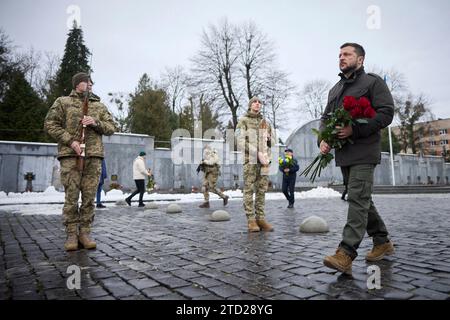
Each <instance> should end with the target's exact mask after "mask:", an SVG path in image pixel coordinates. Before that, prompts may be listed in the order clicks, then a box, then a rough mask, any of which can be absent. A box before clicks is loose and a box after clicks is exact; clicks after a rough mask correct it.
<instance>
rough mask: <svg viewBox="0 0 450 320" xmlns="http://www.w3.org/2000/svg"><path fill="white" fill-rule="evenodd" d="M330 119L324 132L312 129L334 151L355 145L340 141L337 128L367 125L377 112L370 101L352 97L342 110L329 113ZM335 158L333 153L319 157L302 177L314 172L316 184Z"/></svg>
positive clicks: (348, 140)
mask: <svg viewBox="0 0 450 320" xmlns="http://www.w3.org/2000/svg"><path fill="white" fill-rule="evenodd" d="M328 115H329V118H328V119H327V120H326V121H325V128H324V130H323V131H322V132H319V130H316V129H312V130H313V132H314V134H315V135H317V136H318V137H319V141H322V140H323V141H325V142H326V143H327V144H328V145H329V146H330V147H331V148H332V149H333V148H334V149H341V148H342V147H343V146H344V145H345V144H346V143H353V141H352V140H351V139H350V138H346V139H339V138H338V136H337V133H338V131H339V129H336V127H346V126H349V125H351V124H352V123H353V122H354V121H356V122H359V123H367V120H366V119H371V118H373V117H375V115H376V112H375V110H374V109H373V108H372V105H371V104H370V101H369V99H367V98H366V97H361V98H359V99H356V98H355V97H352V96H346V97H344V101H343V103H342V108H337V109H336V110H335V111H334V112H332V113H329V114H328ZM333 159H334V156H333V155H332V154H331V153H327V154H322V153H319V155H318V156H317V157H316V158H315V159H314V161H313V162H311V164H310V165H308V166H307V167H306V168H305V170H303V172H302V173H301V174H300V175H304V176H305V177H307V176H308V175H309V173H310V172H311V170H312V173H311V177H310V178H309V179H310V180H311V182H314V180H315V179H316V177H317V176H318V177H320V173H321V172H322V169H324V168H325V167H326V166H327V165H328V164H329V163H330V162H331V160H333Z"/></svg>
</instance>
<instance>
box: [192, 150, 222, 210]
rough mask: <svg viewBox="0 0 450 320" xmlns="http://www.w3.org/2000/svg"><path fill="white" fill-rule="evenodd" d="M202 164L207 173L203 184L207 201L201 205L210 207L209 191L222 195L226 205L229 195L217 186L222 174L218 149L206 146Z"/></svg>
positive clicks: (201, 206)
mask: <svg viewBox="0 0 450 320" xmlns="http://www.w3.org/2000/svg"><path fill="white" fill-rule="evenodd" d="M200 166H201V167H202V168H203V172H204V173H205V175H204V177H203V185H202V191H203V196H204V197H205V202H204V203H202V204H201V205H200V206H199V207H200V208H209V191H211V192H212V193H215V194H217V195H218V196H219V197H221V198H222V199H223V205H224V206H226V205H227V203H228V198H229V197H228V196H226V195H224V194H223V193H222V192H221V191H220V190H219V189H217V187H216V184H217V179H219V175H220V164H219V155H218V154H217V151H216V150H214V149H213V148H211V147H210V146H209V145H207V146H206V147H205V150H203V160H202V162H201V164H200Z"/></svg>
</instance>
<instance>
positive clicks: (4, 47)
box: [0, 29, 18, 101]
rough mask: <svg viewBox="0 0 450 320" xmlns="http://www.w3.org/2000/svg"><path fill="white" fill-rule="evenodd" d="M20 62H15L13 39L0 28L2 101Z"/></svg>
mask: <svg viewBox="0 0 450 320" xmlns="http://www.w3.org/2000/svg"><path fill="white" fill-rule="evenodd" d="M17 67H18V64H17V63H15V62H13V57H12V47H11V41H10V40H9V38H8V36H7V35H6V34H5V33H4V31H3V30H2V29H0V101H3V99H4V97H5V93H6V91H7V89H8V86H9V83H10V82H11V77H12V75H13V73H14V70H16V69H17Z"/></svg>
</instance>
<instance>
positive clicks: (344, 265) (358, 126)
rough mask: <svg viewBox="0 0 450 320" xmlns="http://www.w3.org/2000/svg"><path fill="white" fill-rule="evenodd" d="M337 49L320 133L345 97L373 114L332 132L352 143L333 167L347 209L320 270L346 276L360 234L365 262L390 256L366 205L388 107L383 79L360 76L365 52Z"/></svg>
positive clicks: (355, 47) (323, 147)
mask: <svg viewBox="0 0 450 320" xmlns="http://www.w3.org/2000/svg"><path fill="white" fill-rule="evenodd" d="M340 49H341V50H340V54H339V68H340V70H341V71H342V72H341V73H340V74H339V76H340V77H341V80H340V81H339V82H338V83H337V84H336V85H335V86H334V87H333V88H332V89H331V90H330V92H329V95H328V103H327V106H326V108H325V111H324V114H323V116H322V118H321V120H322V123H321V129H322V128H323V126H324V124H325V121H326V120H327V118H328V116H329V113H330V112H333V111H334V110H336V109H337V108H339V107H341V106H342V102H343V99H344V97H345V96H353V97H355V98H357V99H359V98H360V97H366V98H368V99H369V100H370V103H371V105H372V108H373V109H374V110H375V111H376V116H375V117H374V118H372V119H367V123H359V122H354V123H353V124H352V125H349V126H347V127H337V129H338V130H339V132H338V137H339V138H340V139H346V138H350V139H351V140H352V141H353V142H354V143H353V144H352V143H347V144H345V145H344V146H343V147H342V149H337V150H336V165H337V166H339V167H341V169H342V172H343V174H344V175H346V176H345V179H344V180H346V181H347V185H348V204H349V207H348V216H347V223H346V225H345V227H344V231H343V239H342V241H341V243H340V245H339V247H338V249H337V250H336V253H335V254H334V255H332V256H327V257H325V259H324V264H325V265H326V266H327V267H329V268H332V269H336V270H338V271H341V272H344V273H347V274H351V271H352V261H353V260H354V259H355V258H356V256H357V249H358V247H359V245H360V243H361V241H362V240H363V238H364V235H365V233H366V231H367V233H368V235H369V236H370V237H372V238H373V244H374V246H373V248H372V250H371V251H370V252H369V253H368V254H367V256H366V260H367V261H378V260H381V259H383V258H384V256H385V255H389V254H392V253H393V252H394V246H393V244H392V242H390V241H389V239H388V231H387V229H386V226H385V224H384V222H383V220H382V219H381V217H380V215H379V214H378V212H377V209H376V208H375V205H374V203H373V201H372V191H373V176H374V170H375V166H376V165H377V164H379V163H380V160H381V143H380V140H381V135H380V130H381V129H383V128H385V127H387V126H388V125H389V124H390V123H391V122H392V118H393V115H394V101H393V99H392V95H391V93H390V92H389V89H388V87H387V86H386V84H385V82H384V81H383V79H382V78H380V77H379V76H377V75H375V74H372V73H366V72H365V71H364V66H363V63H364V58H365V51H364V48H363V47H362V46H361V45H359V44H357V43H345V44H343V45H342V46H341V48H340ZM320 152H321V153H323V154H326V153H328V152H330V146H329V145H328V144H327V143H326V142H325V141H323V140H322V141H321V142H320Z"/></svg>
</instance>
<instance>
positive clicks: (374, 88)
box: [320, 67, 394, 167]
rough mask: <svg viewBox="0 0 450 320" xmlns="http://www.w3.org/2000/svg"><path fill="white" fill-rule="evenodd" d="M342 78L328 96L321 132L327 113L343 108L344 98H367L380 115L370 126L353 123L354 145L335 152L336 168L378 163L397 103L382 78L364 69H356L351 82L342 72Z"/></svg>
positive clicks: (368, 124)
mask: <svg viewBox="0 0 450 320" xmlns="http://www.w3.org/2000/svg"><path fill="white" fill-rule="evenodd" d="M339 76H340V77H341V80H340V81H339V82H338V83H336V85H335V86H334V87H333V88H332V89H331V90H330V92H329V94H328V103H327V106H326V108H325V111H324V113H323V115H322V117H321V120H322V121H321V125H320V129H321V130H322V129H323V128H324V121H325V120H326V119H327V118H328V117H329V115H328V114H329V113H330V112H334V110H336V108H339V107H341V106H342V101H343V100H344V97H345V96H354V97H355V98H358V99H359V98H360V97H363V96H364V97H366V98H368V99H369V100H370V102H371V104H372V107H373V108H374V109H375V111H376V113H377V114H376V116H375V117H374V118H373V119H367V120H368V123H367V124H361V123H357V122H355V123H354V124H353V126H352V129H353V135H352V136H350V139H351V140H353V142H354V144H350V143H347V144H345V145H344V146H343V147H342V149H339V150H336V153H335V155H336V165H337V166H338V167H345V166H352V165H355V164H379V163H380V160H381V134H380V130H381V129H383V128H385V127H387V126H388V125H389V124H390V123H391V122H392V118H393V116H394V100H393V99H392V95H391V93H390V91H389V88H388V87H387V85H386V83H385V82H384V80H383V79H382V78H381V77H380V76H378V75H376V74H373V73H366V72H365V71H364V67H361V68H360V69H358V70H356V71H355V72H354V73H353V74H352V75H351V76H350V78H348V79H347V78H346V77H345V76H344V74H342V73H340V74H339Z"/></svg>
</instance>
